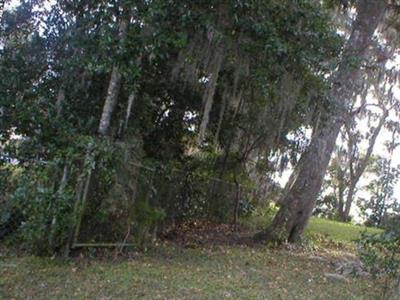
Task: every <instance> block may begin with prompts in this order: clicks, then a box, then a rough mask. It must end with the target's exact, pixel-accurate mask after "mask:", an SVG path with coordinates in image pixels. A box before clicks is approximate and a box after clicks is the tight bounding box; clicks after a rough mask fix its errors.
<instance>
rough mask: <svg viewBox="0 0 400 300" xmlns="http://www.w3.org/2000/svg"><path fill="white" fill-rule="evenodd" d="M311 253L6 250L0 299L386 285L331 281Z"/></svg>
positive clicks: (350, 294)
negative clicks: (66, 254)
mask: <svg viewBox="0 0 400 300" xmlns="http://www.w3.org/2000/svg"><path fill="white" fill-rule="evenodd" d="M363 229H364V228H362V227H358V226H353V225H347V224H341V223H338V222H331V221H326V220H319V219H313V220H312V221H311V223H310V227H309V229H308V232H309V233H311V234H322V235H327V236H329V237H330V238H332V239H337V240H341V241H347V242H349V241H351V240H352V239H353V238H354V237H356V236H357V235H358V233H359V232H360V231H362V230H363ZM368 230H370V231H371V232H375V230H371V229H368ZM327 253H328V252H327V249H325V251H324V255H325V256H326V255H327ZM312 255H316V253H310V252H304V251H303V252H299V251H288V250H285V249H270V248H267V247H264V246H262V247H261V246H260V247H253V248H251V247H246V246H214V247H199V248H195V249H189V248H182V247H179V246H177V245H175V244H171V243H163V244H161V245H158V246H156V247H154V248H153V249H151V250H149V251H147V252H143V253H135V252H131V253H130V256H124V257H119V258H117V259H113V257H112V255H110V256H109V257H108V258H106V257H104V256H102V258H101V259H100V258H89V257H86V256H85V257H79V258H74V259H71V260H67V261H65V260H61V259H57V258H55V259H51V258H44V257H43V258H41V257H33V256H23V257H18V256H15V255H7V254H5V252H4V251H3V254H2V253H1V250H0V299H71V298H73V299H378V298H379V293H380V286H379V285H377V284H376V283H375V282H373V281H372V280H371V279H368V278H363V279H361V278H350V279H349V280H348V281H330V280H328V279H327V278H326V277H325V276H324V273H325V272H335V270H334V267H333V266H332V265H331V264H330V263H329V262H326V261H325V262H324V261H318V260H317V261H316V260H313V259H311V256H312ZM328 255H329V254H328Z"/></svg>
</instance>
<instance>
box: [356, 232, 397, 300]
mask: <svg viewBox="0 0 400 300" xmlns="http://www.w3.org/2000/svg"><path fill="white" fill-rule="evenodd" d="M358 249H359V254H360V258H361V259H362V261H363V262H364V263H365V264H366V266H368V268H369V269H370V272H371V274H372V275H373V276H374V278H380V277H383V278H384V279H385V286H384V287H383V298H386V297H385V296H388V295H390V293H389V291H390V289H398V288H399V287H400V251H399V250H400V230H399V227H397V228H396V229H395V230H387V231H385V232H383V233H381V234H376V235H367V234H365V233H364V234H363V235H362V237H361V238H360V240H359V241H358ZM388 290H389V291H388ZM392 292H393V291H392ZM394 293H397V291H394Z"/></svg>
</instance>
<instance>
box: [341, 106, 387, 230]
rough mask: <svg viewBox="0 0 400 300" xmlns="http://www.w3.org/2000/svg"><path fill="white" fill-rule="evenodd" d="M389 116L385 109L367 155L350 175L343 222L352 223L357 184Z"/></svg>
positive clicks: (342, 215) (342, 212) (371, 139)
mask: <svg viewBox="0 0 400 300" xmlns="http://www.w3.org/2000/svg"><path fill="white" fill-rule="evenodd" d="M388 115H389V111H388V110H387V109H384V112H383V114H382V116H381V117H380V119H379V123H378V126H377V127H376V128H375V130H374V133H373V134H372V137H371V138H370V140H369V143H368V149H367V153H366V154H365V156H364V158H363V159H362V160H361V161H360V162H359V164H358V166H357V169H356V171H355V173H354V174H350V184H349V190H348V191H347V196H346V204H345V207H344V210H342V211H341V220H342V221H344V222H348V221H350V218H349V217H350V209H351V204H352V203H353V199H354V194H355V191H356V187H357V183H358V182H359V181H360V178H361V176H362V174H363V173H364V171H365V169H366V168H367V165H368V162H369V160H370V158H371V155H372V152H373V150H374V146H375V142H376V139H377V138H378V136H379V133H380V132H381V129H382V127H383V125H384V124H385V121H386V118H387V117H388Z"/></svg>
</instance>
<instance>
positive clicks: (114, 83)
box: [98, 19, 128, 136]
mask: <svg viewBox="0 0 400 300" xmlns="http://www.w3.org/2000/svg"><path fill="white" fill-rule="evenodd" d="M127 31H128V21H127V20H125V19H124V20H121V22H120V24H119V42H120V43H122V42H123V41H124V39H125V37H126V34H127ZM120 85H121V73H120V71H119V67H118V64H117V63H115V64H114V65H113V68H112V72H111V78H110V81H109V84H108V90H107V96H106V100H105V101H104V105H103V112H102V114H101V118H100V123H99V129H98V131H99V134H100V135H102V136H106V135H107V134H108V130H109V128H110V124H111V116H112V114H113V112H114V109H115V106H116V105H117V101H118V94H119V90H120Z"/></svg>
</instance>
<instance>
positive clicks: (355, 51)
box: [255, 0, 386, 242]
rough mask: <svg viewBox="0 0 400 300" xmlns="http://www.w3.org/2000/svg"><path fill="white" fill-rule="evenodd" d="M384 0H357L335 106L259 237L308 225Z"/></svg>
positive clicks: (294, 233)
mask: <svg viewBox="0 0 400 300" xmlns="http://www.w3.org/2000/svg"><path fill="white" fill-rule="evenodd" d="M385 8H386V5H385V2H384V1H383V0H360V1H358V2H357V4H356V9H357V12H358V14H357V17H356V20H355V21H354V23H353V28H352V33H351V35H350V38H349V40H348V42H347V44H346V46H345V49H344V52H343V57H342V60H341V62H340V64H339V67H338V70H337V71H336V74H334V75H333V81H332V89H331V92H330V98H331V101H332V104H333V109H332V108H331V109H330V110H329V111H327V112H325V113H324V115H323V116H322V119H321V124H320V125H319V127H318V128H317V129H316V130H315V131H314V133H313V136H312V138H311V142H310V145H309V146H308V148H307V149H306V151H305V152H304V153H303V154H302V156H301V158H300V161H299V163H300V167H299V169H298V171H297V174H296V177H295V179H294V180H293V183H292V185H291V186H290V188H289V190H288V192H287V193H286V195H284V198H283V199H282V201H281V203H282V205H281V208H280V209H279V211H278V213H277V215H276V216H275V218H274V220H273V222H272V225H271V226H270V227H269V228H267V229H266V230H265V231H262V232H260V233H258V234H256V236H255V239H256V240H267V241H276V242H285V241H289V242H295V241H297V240H298V239H299V238H300V237H301V235H302V233H303V232H304V229H305V228H306V226H307V223H308V220H309V218H310V216H311V213H312V211H313V209H314V206H315V202H316V199H317V197H318V194H319V192H320V189H321V186H322V182H323V178H324V175H325V173H326V170H327V167H328V163H329V160H330V157H331V155H332V152H333V149H334V146H335V143H336V139H337V137H338V134H339V131H340V128H341V127H342V125H343V124H344V118H345V116H346V114H347V111H348V109H349V106H350V104H351V99H353V98H354V94H355V93H356V92H357V91H358V90H359V86H358V85H359V82H360V81H359V80H358V79H359V77H360V74H361V67H360V66H358V65H357V66H355V65H354V63H352V62H354V58H356V59H358V60H360V61H362V60H364V59H365V58H366V57H367V49H368V47H369V46H370V44H371V41H372V39H373V35H374V32H375V30H376V28H377V26H378V24H379V22H380V21H381V20H382V18H383V15H384V12H385Z"/></svg>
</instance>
